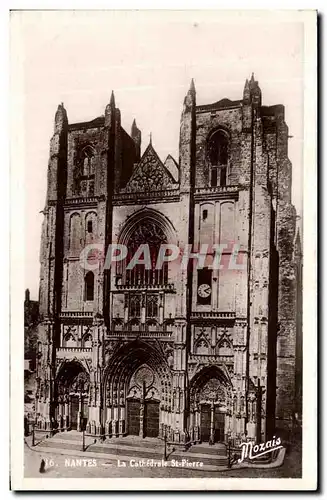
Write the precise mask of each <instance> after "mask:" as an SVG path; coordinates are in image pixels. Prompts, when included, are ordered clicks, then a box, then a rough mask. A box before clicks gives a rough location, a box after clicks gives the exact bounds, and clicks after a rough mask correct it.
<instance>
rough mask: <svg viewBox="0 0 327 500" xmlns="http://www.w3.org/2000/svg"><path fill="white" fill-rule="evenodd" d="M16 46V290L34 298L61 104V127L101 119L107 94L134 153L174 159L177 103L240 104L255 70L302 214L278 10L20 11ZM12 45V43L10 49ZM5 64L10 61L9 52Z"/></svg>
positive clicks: (295, 40)
mask: <svg viewBox="0 0 327 500" xmlns="http://www.w3.org/2000/svg"><path fill="white" fill-rule="evenodd" d="M12 16H13V17H15V19H12V21H14V22H12V26H14V27H15V29H12V36H13V37H16V39H17V40H18V47H19V52H20V54H19V59H20V61H21V71H20V73H18V76H17V77H18V78H21V95H20V96H18V98H21V99H22V107H23V122H22V123H23V129H24V130H22V133H23V137H24V141H23V142H24V154H23V161H24V173H25V174H24V175H25V179H24V182H25V221H24V232H25V256H26V258H25V277H24V278H25V288H29V289H30V291H31V298H32V299H37V297H38V286H39V268H40V266H39V249H40V238H41V224H42V218H43V216H42V214H41V213H40V212H41V211H42V210H43V208H44V204H45V196H46V178H47V164H48V159H49V141H50V137H51V135H52V133H53V120H54V115H55V112H56V109H57V106H58V104H59V103H61V102H63V103H64V106H65V108H66V110H67V113H68V120H69V122H70V123H74V122H79V121H87V120H91V119H93V118H96V117H97V116H100V115H102V114H104V110H105V107H106V104H107V103H108V102H109V100H110V95H111V91H112V90H114V93H115V100H116V105H117V107H119V108H120V111H121V116H122V126H123V127H124V128H125V130H126V131H127V132H128V133H129V132H130V128H131V124H132V121H133V119H134V118H135V119H136V122H137V125H138V127H139V128H140V129H141V131H142V151H144V150H145V148H146V146H147V145H148V143H149V137H150V133H151V134H152V143H153V145H154V147H155V149H156V151H157V153H158V154H159V156H160V157H161V159H162V160H164V159H165V158H166V156H167V155H168V154H169V153H170V154H172V156H173V157H174V158H175V159H176V160H178V141H179V126H180V116H181V111H182V105H183V99H184V96H185V94H186V92H187V90H188V88H189V85H190V81H191V78H194V81H195V87H196V92H197V104H208V103H211V102H215V101H218V100H220V99H222V98H224V97H228V98H229V99H232V100H233V99H241V98H242V93H243V87H244V82H245V79H246V78H250V76H251V73H252V72H254V74H255V78H256V79H257V80H258V81H259V85H260V87H261V90H262V101H263V104H264V105H273V104H284V105H285V117H286V122H287V124H288V126H289V134H290V136H292V137H291V138H290V141H289V157H290V160H291V161H292V164H293V190H292V199H293V203H294V205H295V206H296V209H297V212H298V213H299V214H300V215H301V213H302V169H303V166H302V165H303V162H302V145H303V88H304V87H303V63H304V61H303V24H302V21H301V18H297V16H296V12H295V11H293V12H292V15H291V16H290V15H283V14H281V13H280V12H279V13H276V12H275V13H274V12H273V11H266V12H264V13H263V12H260V11H258V12H251V11H248V12H244V11H243V12H242V11H237V12H234V13H231V12H228V11H143V12H137V11H129V12H128V11H100V12H96V11H75V12H73V11H57V12H56V11H48V12H46V11H34V12H33V11H25V12H14V13H13V14H12ZM16 45H17V44H16ZM12 57H13V55H12Z"/></svg>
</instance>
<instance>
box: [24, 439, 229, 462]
mask: <svg viewBox="0 0 327 500" xmlns="http://www.w3.org/2000/svg"><path fill="white" fill-rule="evenodd" d="M37 441H38V440H37V439H36V442H37ZM173 448H174V447H173V446H169V445H168V446H167V465H166V466H167V467H175V468H187V469H194V470H205V471H217V470H224V469H226V468H227V465H228V458H227V455H226V446H225V445H224V444H221V443H218V444H215V445H213V446H209V445H208V444H207V443H204V444H197V445H192V446H191V447H190V448H188V449H187V450H186V451H183V450H182V449H180V448H176V449H173ZM33 449H35V450H36V451H38V452H44V453H57V454H61V455H67V457H68V456H75V457H76V456H78V457H81V458H82V457H84V458H97V459H98V460H99V463H102V464H105V465H112V466H117V464H118V460H119V461H120V462H122V461H124V462H126V464H127V465H129V463H130V460H134V461H135V462H142V461H145V462H147V465H144V466H145V467H151V463H152V462H151V461H152V460H153V461H155V462H161V461H162V460H163V453H164V444H163V442H162V441H161V440H159V439H155V438H144V439H141V438H139V437H137V436H127V437H123V438H110V439H106V440H105V441H104V442H102V441H100V440H98V439H95V438H93V437H89V436H85V451H84V452H83V451H82V434H81V433H80V432H76V431H69V432H61V433H57V434H55V435H54V436H53V437H50V438H45V437H44V436H43V439H42V440H41V441H39V443H38V444H37V445H36V446H35V447H34V448H33ZM148 461H149V462H148ZM135 462H134V463H135ZM199 462H202V464H203V465H202V466H200V465H199ZM140 466H142V465H140ZM154 466H158V465H154Z"/></svg>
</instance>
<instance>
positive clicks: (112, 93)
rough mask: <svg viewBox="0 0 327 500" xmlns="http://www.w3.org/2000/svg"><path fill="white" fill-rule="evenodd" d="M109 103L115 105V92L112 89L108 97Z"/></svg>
mask: <svg viewBox="0 0 327 500" xmlns="http://www.w3.org/2000/svg"><path fill="white" fill-rule="evenodd" d="M110 105H111V107H113V108H114V107H115V94H114V91H113V90H112V91H111V97H110Z"/></svg>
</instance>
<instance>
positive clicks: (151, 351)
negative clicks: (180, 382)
mask: <svg viewBox="0 0 327 500" xmlns="http://www.w3.org/2000/svg"><path fill="white" fill-rule="evenodd" d="M104 387H105V389H104V392H105V405H106V409H107V417H106V434H109V435H126V434H132V435H138V436H140V437H158V436H159V434H160V414H161V412H162V411H167V410H168V409H169V403H170V398H171V393H172V379H171V373H170V370H169V367H168V365H167V361H166V360H165V359H164V357H163V355H162V353H161V352H159V350H157V349H156V348H155V347H153V346H152V345H150V344H147V343H145V342H141V341H139V340H136V341H134V342H131V343H129V344H127V345H125V346H123V347H122V348H121V349H120V350H119V351H118V353H117V354H116V356H115V358H114V359H113V360H112V362H111V363H110V365H109V366H108V368H107V371H106V375H105V382H104Z"/></svg>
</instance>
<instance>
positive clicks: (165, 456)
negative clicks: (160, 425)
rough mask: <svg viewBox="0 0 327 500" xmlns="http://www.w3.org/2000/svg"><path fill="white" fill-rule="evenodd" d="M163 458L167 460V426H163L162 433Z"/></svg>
mask: <svg viewBox="0 0 327 500" xmlns="http://www.w3.org/2000/svg"><path fill="white" fill-rule="evenodd" d="M164 460H165V461H166V460H167V427H166V426H165V433H164Z"/></svg>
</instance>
